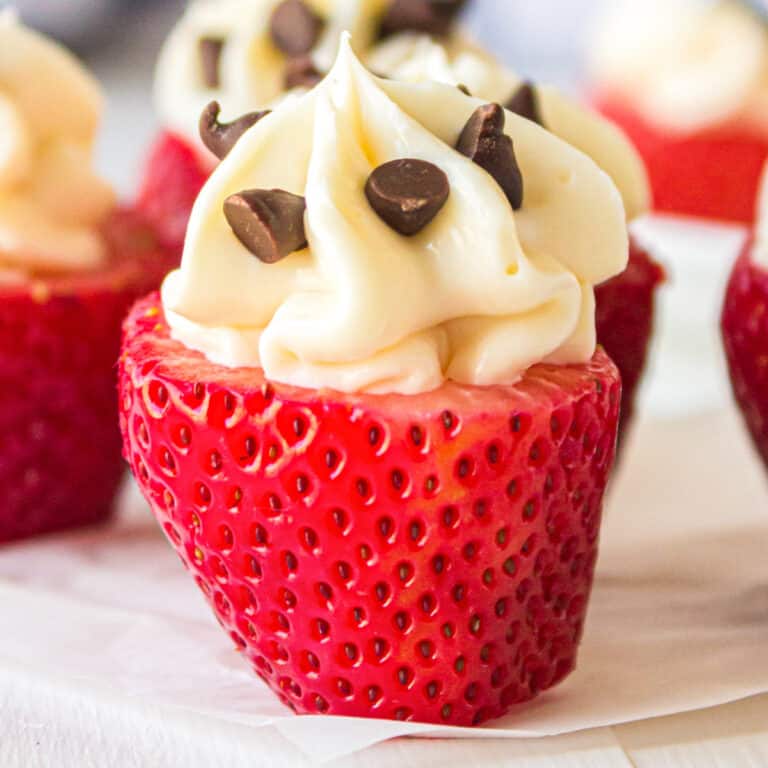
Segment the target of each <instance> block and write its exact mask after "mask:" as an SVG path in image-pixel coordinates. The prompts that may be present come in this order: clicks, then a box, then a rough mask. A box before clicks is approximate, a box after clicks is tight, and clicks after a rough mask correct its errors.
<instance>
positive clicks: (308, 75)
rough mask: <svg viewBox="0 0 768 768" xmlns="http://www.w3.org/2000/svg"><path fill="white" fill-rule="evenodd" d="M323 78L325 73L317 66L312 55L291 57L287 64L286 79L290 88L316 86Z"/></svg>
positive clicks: (286, 83) (287, 86) (286, 85)
mask: <svg viewBox="0 0 768 768" xmlns="http://www.w3.org/2000/svg"><path fill="white" fill-rule="evenodd" d="M322 79H323V73H322V72H320V71H319V70H318V69H317V68H316V67H315V64H314V62H313V61H312V57H311V56H300V57H299V58H296V59H289V60H288V63H287V64H286V65H285V76H284V81H285V87H286V88H287V89H288V90H290V89H291V88H314V87H315V86H316V85H317V84H318V83H319V82H320V81H321V80H322Z"/></svg>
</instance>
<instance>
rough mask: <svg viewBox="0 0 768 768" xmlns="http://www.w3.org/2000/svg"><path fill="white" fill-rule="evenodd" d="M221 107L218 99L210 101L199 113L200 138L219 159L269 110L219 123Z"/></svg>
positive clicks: (249, 113)
mask: <svg viewBox="0 0 768 768" xmlns="http://www.w3.org/2000/svg"><path fill="white" fill-rule="evenodd" d="M220 112H221V107H220V106H219V102H218V101H212V102H211V103H210V104H209V105H208V106H207V107H206V108H205V109H204V110H203V114H202V115H200V138H201V139H202V140H203V144H205V146H206V147H208V149H210V150H211V152H213V154H214V155H216V157H218V158H219V160H223V159H224V158H225V157H226V156H227V155H228V154H229V152H230V150H231V149H232V147H234V146H235V144H236V143H237V140H238V139H239V138H240V137H241V136H242V135H243V134H244V133H245V132H246V131H247V130H248V129H249V128H250V127H251V126H253V125H256V123H258V122H259V120H261V118H262V117H266V116H267V115H268V114H269V110H268V109H267V110H264V111H263V112H248V114H246V115H243V116H242V117H238V118H237V120H233V121H232V122H231V123H220V122H219V113H220Z"/></svg>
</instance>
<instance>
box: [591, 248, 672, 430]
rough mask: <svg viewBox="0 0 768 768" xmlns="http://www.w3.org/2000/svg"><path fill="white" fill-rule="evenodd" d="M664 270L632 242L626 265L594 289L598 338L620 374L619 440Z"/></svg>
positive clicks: (632, 399) (628, 419)
mask: <svg viewBox="0 0 768 768" xmlns="http://www.w3.org/2000/svg"><path fill="white" fill-rule="evenodd" d="M663 282H664V270H663V269H662V268H661V267H660V266H659V265H658V264H657V263H656V262H655V261H654V260H653V259H652V258H651V257H650V255H649V254H648V253H647V251H645V250H644V249H643V248H641V247H640V245H639V244H638V243H637V242H636V241H635V240H632V241H631V246H630V252H629V265H628V266H627V268H626V270H625V271H624V272H622V273H621V274H620V275H617V276H616V277H614V278H612V279H611V280H609V281H608V282H607V283H603V284H602V285H600V286H598V287H597V289H596V290H595V299H596V301H597V311H596V314H595V325H596V328H597V340H598V341H599V343H600V344H602V346H603V347H604V349H605V351H606V352H607V353H608V354H609V355H610V357H611V359H612V360H613V362H614V363H616V366H617V367H618V369H619V372H620V373H621V384H622V398H621V421H620V425H619V438H620V442H621V441H623V440H624V439H625V437H626V434H627V432H628V431H629V428H630V425H631V422H632V419H633V417H634V412H635V401H636V399H637V392H638V389H639V385H640V383H641V381H642V376H643V373H644V371H645V365H646V362H647V359H648V350H649V347H650V342H651V338H652V336H653V325H654V317H655V303H656V302H655V300H656V290H657V289H658V287H659V286H660V285H661V284H662V283H663Z"/></svg>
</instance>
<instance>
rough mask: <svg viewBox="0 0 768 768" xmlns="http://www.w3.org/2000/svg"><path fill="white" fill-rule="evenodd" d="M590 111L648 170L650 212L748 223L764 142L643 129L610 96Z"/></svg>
mask: <svg viewBox="0 0 768 768" xmlns="http://www.w3.org/2000/svg"><path fill="white" fill-rule="evenodd" d="M593 103H594V105H595V106H596V107H597V108H598V109H599V110H600V111H601V112H602V113H603V114H604V115H606V116H607V117H609V118H610V119H611V120H613V121H614V122H616V123H618V124H619V125H620V126H621V127H622V128H623V129H624V131H625V132H626V133H627V135H628V136H629V138H630V139H631V140H632V141H633V142H634V144H635V146H636V147H637V149H638V151H639V152H640V154H641V155H642V157H643V160H644V161H645V164H646V166H647V168H648V173H649V176H650V179H651V187H652V189H653V198H654V205H655V208H656V210H659V211H665V212H668V213H679V214H687V215H689V216H699V217H702V218H709V219H724V220H728V221H735V222H743V223H747V224H748V223H751V222H752V221H753V220H754V213H755V201H756V199H757V192H758V189H759V184H760V178H761V176H762V171H763V166H764V164H765V162H766V159H768V139H766V137H765V136H762V135H760V134H756V133H755V132H752V131H750V130H749V129H748V128H747V127H742V126H739V125H734V124H728V125H724V126H718V127H714V128H710V129H707V130H702V131H698V132H695V133H690V134H685V135H677V134H673V133H669V132H667V131H663V130H661V129H659V128H656V127H655V126H653V125H651V124H649V123H648V122H647V121H646V120H645V119H644V118H643V117H642V116H641V115H639V114H638V113H637V112H635V111H634V110H632V109H631V108H629V107H627V106H626V105H625V104H623V103H622V102H620V101H617V100H615V99H613V98H612V97H611V96H610V95H598V96H597V97H596V98H595V99H594V101H593Z"/></svg>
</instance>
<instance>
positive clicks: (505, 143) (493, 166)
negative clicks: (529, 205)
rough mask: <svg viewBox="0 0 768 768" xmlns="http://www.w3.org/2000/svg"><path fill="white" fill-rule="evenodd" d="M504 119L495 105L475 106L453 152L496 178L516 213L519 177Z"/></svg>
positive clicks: (520, 194)
mask: <svg viewBox="0 0 768 768" xmlns="http://www.w3.org/2000/svg"><path fill="white" fill-rule="evenodd" d="M505 119H506V118H505V117H504V110H503V108H502V107H501V106H500V105H499V104H485V105H484V106H482V107H478V108H477V109H476V110H475V111H474V113H473V114H472V117H470V118H469V120H468V121H467V124H466V125H465V126H464V130H462V132H461V135H460V136H459V140H458V142H457V144H456V149H457V150H458V151H459V152H461V154H462V155H466V156H467V157H468V158H469V159H470V160H472V161H473V162H475V163H477V165H479V166H480V167H481V168H483V169H484V170H486V171H488V173H490V174H491V176H493V178H494V179H496V182H497V183H498V185H499V186H500V187H501V188H502V190H503V191H504V194H505V195H506V196H507V198H508V199H509V202H510V204H511V205H512V208H514V210H516V211H517V210H519V209H520V208H522V206H523V175H522V173H521V172H520V166H519V165H518V164H517V158H516V157H515V150H514V147H513V145H512V139H510V138H509V136H507V135H506V134H505V133H504V122H505Z"/></svg>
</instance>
